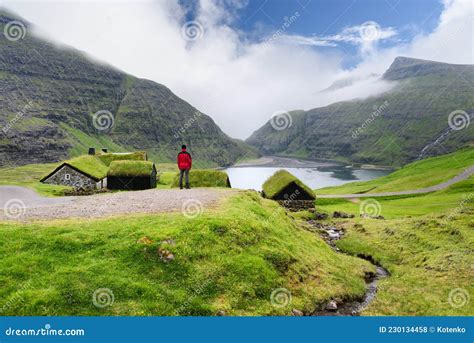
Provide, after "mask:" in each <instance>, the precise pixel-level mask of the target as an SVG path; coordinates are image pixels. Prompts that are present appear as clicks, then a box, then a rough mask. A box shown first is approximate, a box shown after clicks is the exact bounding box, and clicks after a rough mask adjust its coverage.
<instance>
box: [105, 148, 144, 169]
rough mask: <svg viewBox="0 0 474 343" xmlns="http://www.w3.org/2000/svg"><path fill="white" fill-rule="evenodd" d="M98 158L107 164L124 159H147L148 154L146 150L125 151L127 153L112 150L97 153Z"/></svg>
mask: <svg viewBox="0 0 474 343" xmlns="http://www.w3.org/2000/svg"><path fill="white" fill-rule="evenodd" d="M97 156H98V158H99V159H100V160H101V161H102V162H103V163H104V164H105V165H107V166H109V165H110V163H112V162H113V161H123V160H132V161H146V160H147V155H146V152H145V151H135V152H125V153H110V152H105V153H104V152H100V153H98V154H97Z"/></svg>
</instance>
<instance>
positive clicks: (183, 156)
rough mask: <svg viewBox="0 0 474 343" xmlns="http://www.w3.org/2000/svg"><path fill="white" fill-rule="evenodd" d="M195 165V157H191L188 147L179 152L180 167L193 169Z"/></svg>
mask: <svg viewBox="0 0 474 343" xmlns="http://www.w3.org/2000/svg"><path fill="white" fill-rule="evenodd" d="M192 165H193V159H192V158H191V154H190V153H189V152H187V151H186V149H183V150H182V151H181V152H180V153H179V154H178V168H179V169H181V170H183V169H191V167H192Z"/></svg>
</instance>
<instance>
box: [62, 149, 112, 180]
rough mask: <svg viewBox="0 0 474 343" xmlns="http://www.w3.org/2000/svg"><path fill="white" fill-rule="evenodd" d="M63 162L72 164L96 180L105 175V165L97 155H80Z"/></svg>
mask: <svg viewBox="0 0 474 343" xmlns="http://www.w3.org/2000/svg"><path fill="white" fill-rule="evenodd" d="M64 163H66V164H68V165H70V166H72V167H73V168H75V169H77V170H79V171H80V172H82V173H84V174H86V175H89V176H91V177H92V178H94V179H96V180H101V179H103V178H104V177H106V176H107V166H106V165H105V164H103V163H102V162H101V161H100V160H99V159H98V158H97V157H95V156H92V155H82V156H79V157H75V158H72V159H70V160H67V161H64Z"/></svg>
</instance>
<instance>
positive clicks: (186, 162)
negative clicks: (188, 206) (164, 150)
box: [178, 144, 193, 189]
mask: <svg viewBox="0 0 474 343" xmlns="http://www.w3.org/2000/svg"><path fill="white" fill-rule="evenodd" d="M192 165H193V159H192V157H191V154H190V153H189V152H187V151H186V145H184V144H183V145H182V146H181V152H180V153H179V154H178V168H179V188H180V189H183V176H184V177H185V179H186V189H190V187H189V171H190V170H191V167H192Z"/></svg>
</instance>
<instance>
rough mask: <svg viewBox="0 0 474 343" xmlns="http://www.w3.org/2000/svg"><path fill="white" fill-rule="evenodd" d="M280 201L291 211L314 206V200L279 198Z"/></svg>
mask: <svg viewBox="0 0 474 343" xmlns="http://www.w3.org/2000/svg"><path fill="white" fill-rule="evenodd" d="M278 203H279V204H280V205H281V206H283V207H285V208H287V209H289V210H290V211H302V210H308V209H310V208H314V200H278Z"/></svg>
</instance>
